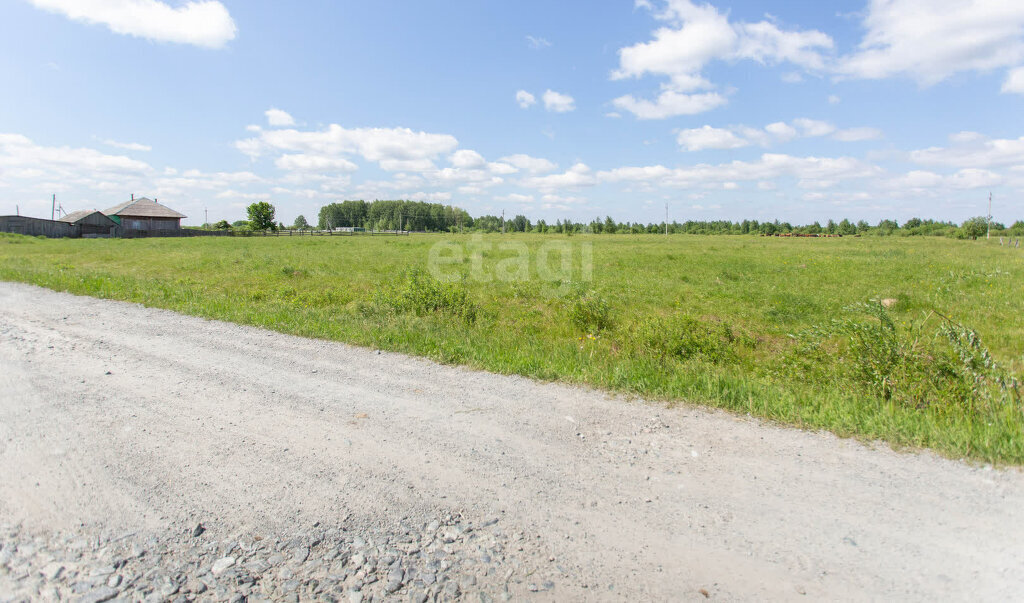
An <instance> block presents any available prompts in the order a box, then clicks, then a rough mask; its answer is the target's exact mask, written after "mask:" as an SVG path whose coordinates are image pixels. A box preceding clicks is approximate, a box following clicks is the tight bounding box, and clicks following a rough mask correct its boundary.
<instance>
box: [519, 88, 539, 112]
mask: <svg viewBox="0 0 1024 603" xmlns="http://www.w3.org/2000/svg"><path fill="white" fill-rule="evenodd" d="M516 102H517V103H519V107H520V108H521V109H529V108H530V107H532V106H533V105H535V104H537V98H536V97H535V96H534V95H532V94H530V93H529V92H527V91H526V90H520V91H518V92H516Z"/></svg>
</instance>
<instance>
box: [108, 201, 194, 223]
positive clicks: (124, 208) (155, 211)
mask: <svg viewBox="0 0 1024 603" xmlns="http://www.w3.org/2000/svg"><path fill="white" fill-rule="evenodd" d="M103 213H104V214H106V215H108V216H129V217H140V218H187V217H188V216H186V215H185V214H179V213H178V212H176V211H174V210H173V209H171V208H169V207H167V206H165V205H160V204H159V203H157V202H156V201H153V200H152V199H147V198H145V197H139V198H138V199H134V200H132V201H125V202H124V203H122V204H120V205H115V206H114V207H111V208H110V209H107V210H104V212H103Z"/></svg>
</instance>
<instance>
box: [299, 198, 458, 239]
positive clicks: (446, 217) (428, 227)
mask: <svg viewBox="0 0 1024 603" xmlns="http://www.w3.org/2000/svg"><path fill="white" fill-rule="evenodd" d="M318 226H319V227H320V228H321V229H330V228H339V227H357V228H366V229H368V230H412V231H427V232H450V231H455V230H458V229H460V228H461V229H466V228H472V227H473V218H472V217H471V216H470V215H469V214H468V213H466V211H465V210H463V209H460V208H457V207H453V206H451V205H444V204H441V203H426V202H423V201H342V202H341V203H329V204H327V205H325V206H323V207H321V208H320V216H319V222H318Z"/></svg>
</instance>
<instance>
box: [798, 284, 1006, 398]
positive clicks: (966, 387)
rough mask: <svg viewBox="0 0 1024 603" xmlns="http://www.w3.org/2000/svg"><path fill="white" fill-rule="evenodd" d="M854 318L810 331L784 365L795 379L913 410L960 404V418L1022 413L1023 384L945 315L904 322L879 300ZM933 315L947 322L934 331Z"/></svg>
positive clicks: (859, 310) (857, 308)
mask: <svg viewBox="0 0 1024 603" xmlns="http://www.w3.org/2000/svg"><path fill="white" fill-rule="evenodd" d="M847 311H848V312H849V313H851V314H852V315H853V316H852V317H850V318H845V319H841V320H833V321H832V322H831V323H830V324H827V325H819V326H815V327H812V328H811V329H807V330H806V331H803V332H801V333H800V334H798V335H795V336H794V338H795V339H796V340H797V342H798V345H797V346H796V347H795V348H794V349H793V350H792V351H791V353H790V354H789V355H788V356H787V358H786V360H785V365H786V366H785V369H784V372H787V373H788V376H789V377H791V378H796V379H799V380H802V381H807V380H813V381H816V382H820V383H832V384H844V383H845V384H849V385H851V386H853V387H854V388H856V389H857V390H858V391H861V392H863V393H865V394H869V395H873V396H877V397H878V398H881V399H883V400H886V401H890V402H894V403H897V404H901V405H903V406H906V407H910V408H917V409H923V408H928V407H934V406H950V407H955V408H956V411H957V414H962V412H964V411H966V413H967V414H973V415H977V414H979V413H981V414H989V413H991V412H995V411H997V410H1000V409H1005V408H1007V407H1010V408H1013V409H1014V411H1015V412H1019V411H1020V410H1021V409H1022V406H1021V384H1020V381H1019V380H1018V379H1017V378H1015V377H1014V376H1012V375H1010V374H1008V373H1006V372H1005V371H1004V370H1003V369H1002V368H1001V367H999V366H998V365H997V364H996V363H995V361H993V360H992V357H991V355H990V354H989V352H988V350H987V348H985V347H984V345H982V343H981V340H980V338H979V337H978V334H977V333H976V332H975V331H973V330H971V329H969V328H967V327H964V326H963V325H960V324H958V323H956V322H954V321H952V320H950V319H948V318H946V317H944V316H941V315H939V314H938V313H935V312H932V313H930V314H929V315H928V316H926V317H925V318H924V319H923V320H921V321H919V322H917V323H914V322H910V323H897V322H896V321H895V320H893V319H892V317H891V316H890V315H889V313H888V311H887V310H886V308H885V307H884V306H883V305H882V304H881V303H880V302H878V301H877V300H872V301H871V302H869V303H865V304H857V305H855V306H851V307H850V308H847ZM933 317H938V318H939V319H940V321H941V324H940V325H939V327H938V328H937V329H935V328H931V329H930V328H929V324H930V323H932V322H933V320H932V319H933Z"/></svg>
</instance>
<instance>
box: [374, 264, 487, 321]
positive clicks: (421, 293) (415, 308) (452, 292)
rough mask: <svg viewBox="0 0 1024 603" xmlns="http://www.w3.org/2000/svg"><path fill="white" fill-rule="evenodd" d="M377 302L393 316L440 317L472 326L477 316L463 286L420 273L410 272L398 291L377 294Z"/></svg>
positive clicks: (475, 307)
mask: <svg viewBox="0 0 1024 603" xmlns="http://www.w3.org/2000/svg"><path fill="white" fill-rule="evenodd" d="M377 301H378V303H379V304H381V305H383V306H385V307H387V308H390V309H392V310H394V311H396V312H402V313H409V314H415V315H417V316H426V315H428V314H441V315H447V316H452V317H457V318H460V319H462V320H464V321H466V322H469V323H471V322H475V321H476V319H477V316H478V315H479V313H480V308H479V306H478V305H477V304H476V303H474V302H473V301H472V300H471V299H470V297H469V293H468V292H467V291H466V288H465V286H464V285H462V283H445V282H442V281H439V280H437V279H436V278H434V277H433V276H431V275H430V274H428V273H426V272H424V271H422V270H419V269H415V270H411V271H409V272H408V273H407V274H406V275H405V279H404V281H403V282H402V284H401V285H400V286H398V287H397V288H394V289H382V290H380V291H378V294H377Z"/></svg>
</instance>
